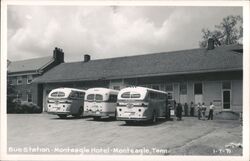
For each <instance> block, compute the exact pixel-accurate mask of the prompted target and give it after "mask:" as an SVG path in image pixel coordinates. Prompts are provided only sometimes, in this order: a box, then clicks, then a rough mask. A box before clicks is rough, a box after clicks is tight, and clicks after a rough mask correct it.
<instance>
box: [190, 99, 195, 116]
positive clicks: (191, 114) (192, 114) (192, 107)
mask: <svg viewBox="0 0 250 161" xmlns="http://www.w3.org/2000/svg"><path fill="white" fill-rule="evenodd" d="M190 116H194V103H193V101H191V103H190Z"/></svg>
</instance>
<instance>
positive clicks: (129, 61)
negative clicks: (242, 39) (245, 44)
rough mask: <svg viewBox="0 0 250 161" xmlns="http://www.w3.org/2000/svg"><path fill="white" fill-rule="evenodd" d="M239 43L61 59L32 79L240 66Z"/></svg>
mask: <svg viewBox="0 0 250 161" xmlns="http://www.w3.org/2000/svg"><path fill="white" fill-rule="evenodd" d="M242 53H243V48H242V45H228V46H220V47H216V48H215V49H212V50H207V49H203V48H199V49H191V50H182V51H174V52H162V53H155V54H146V55H138V56H129V57H118V58H110V59H97V60H90V61H89V62H83V61H81V62H71V63H62V64H60V65H58V66H56V67H55V68H53V69H52V70H50V71H48V72H46V73H45V74H44V75H43V76H40V77H38V78H37V79H36V80H34V82H37V83H52V82H71V81H86V80H105V79H119V78H134V77H145V76H160V75H177V74H189V73H206V72H219V71H234V70H242V68H243V67H242V66H243V65H242V63H243V54H242Z"/></svg>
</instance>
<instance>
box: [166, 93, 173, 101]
mask: <svg viewBox="0 0 250 161" xmlns="http://www.w3.org/2000/svg"><path fill="white" fill-rule="evenodd" d="M167 94H168V99H169V100H172V99H173V93H171V92H168V93H167Z"/></svg>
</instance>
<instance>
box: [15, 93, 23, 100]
mask: <svg viewBox="0 0 250 161" xmlns="http://www.w3.org/2000/svg"><path fill="white" fill-rule="evenodd" d="M16 98H17V100H20V99H21V98H22V93H19V92H18V93H17V95H16Z"/></svg>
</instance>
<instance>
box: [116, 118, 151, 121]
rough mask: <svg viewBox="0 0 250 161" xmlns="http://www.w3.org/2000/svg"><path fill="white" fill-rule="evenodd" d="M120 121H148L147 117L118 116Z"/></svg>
mask: <svg viewBox="0 0 250 161" xmlns="http://www.w3.org/2000/svg"><path fill="white" fill-rule="evenodd" d="M116 120H119V121H147V120H149V119H148V118H147V117H116Z"/></svg>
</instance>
